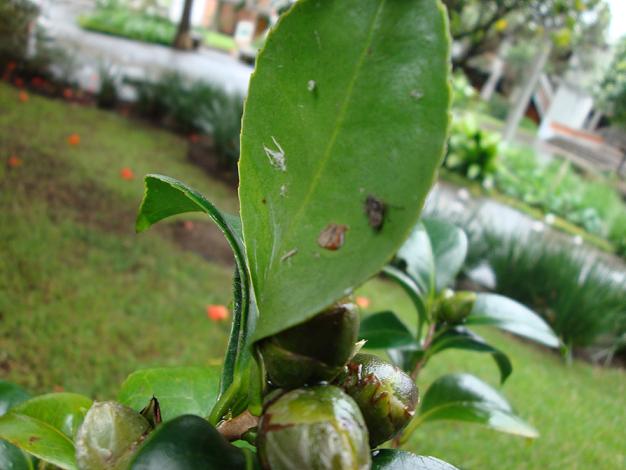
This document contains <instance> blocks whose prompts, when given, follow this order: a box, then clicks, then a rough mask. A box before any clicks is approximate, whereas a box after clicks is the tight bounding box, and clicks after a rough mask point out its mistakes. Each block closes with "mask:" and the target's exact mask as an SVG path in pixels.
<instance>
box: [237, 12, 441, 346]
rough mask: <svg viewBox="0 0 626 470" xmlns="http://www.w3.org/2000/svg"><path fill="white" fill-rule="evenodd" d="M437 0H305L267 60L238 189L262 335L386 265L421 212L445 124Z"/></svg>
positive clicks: (278, 31) (259, 75) (247, 120)
mask: <svg viewBox="0 0 626 470" xmlns="http://www.w3.org/2000/svg"><path fill="white" fill-rule="evenodd" d="M448 56H449V39H448V32H447V23H446V15H445V12H444V10H443V8H442V6H441V4H440V3H439V2H438V1H435V0H429V1H423V0H421V1H399V0H325V1H323V2H320V1H318V0H301V1H298V2H296V3H295V4H294V5H293V7H292V8H291V9H290V10H289V11H288V12H287V13H286V14H285V15H283V17H282V18H281V20H280V22H279V24H278V25H277V27H276V28H275V29H274V31H273V32H272V33H271V34H270V35H269V37H268V39H267V42H266V45H265V47H264V49H263V50H262V51H261V53H260V54H259V56H258V59H257V65H256V70H255V72H254V75H253V77H252V79H251V82H250V90H249V94H248V98H247V101H246V106H245V111H244V118H243V130H242V137H241V158H240V163H239V169H240V172H239V173H240V180H241V183H240V186H239V196H240V205H241V218H242V224H243V234H244V241H245V245H246V255H247V257H248V261H249V265H250V270H251V278H252V284H253V286H254V290H255V292H256V300H257V303H258V308H259V315H260V316H259V322H258V325H257V330H256V334H255V339H260V338H263V337H266V336H269V335H272V334H275V333H277V332H279V331H281V330H283V329H285V328H288V327H290V326H293V325H295V324H298V323H301V322H303V321H305V320H307V319H308V318H310V317H311V316H313V315H315V314H316V313H318V312H320V311H321V310H323V309H324V308H325V307H327V306H328V305H330V304H331V303H332V302H334V301H336V300H337V299H339V298H341V297H342V296H344V295H345V294H346V292H347V291H349V290H351V289H352V288H353V287H355V286H357V285H359V284H361V283H363V282H364V281H365V280H367V279H368V278H370V277H371V276H373V275H374V274H376V273H377V272H378V271H379V270H380V269H381V267H382V266H383V265H384V264H385V263H386V262H387V261H388V260H389V259H390V258H391V257H392V256H393V254H394V253H395V252H396V251H397V249H398V248H399V247H400V245H401V244H402V242H403V241H404V239H405V238H406V237H407V235H408V233H409V231H410V229H411V228H412V227H413V226H414V225H415V223H416V222H417V218H418V216H419V212H420V210H421V208H422V205H423V203H424V199H425V196H426V194H427V192H428V191H429V189H430V187H431V185H432V182H433V180H434V176H435V172H436V170H437V167H438V166H439V164H440V161H441V156H442V152H443V147H444V141H445V137H446V133H447V127H448V107H449V87H448V72H449V57H448Z"/></svg>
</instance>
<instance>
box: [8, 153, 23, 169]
mask: <svg viewBox="0 0 626 470" xmlns="http://www.w3.org/2000/svg"><path fill="white" fill-rule="evenodd" d="M22 163H24V162H23V161H22V159H21V158H20V157H18V156H17V155H11V156H10V157H9V159H8V160H7V164H8V165H9V166H10V167H11V168H17V167H18V166H22Z"/></svg>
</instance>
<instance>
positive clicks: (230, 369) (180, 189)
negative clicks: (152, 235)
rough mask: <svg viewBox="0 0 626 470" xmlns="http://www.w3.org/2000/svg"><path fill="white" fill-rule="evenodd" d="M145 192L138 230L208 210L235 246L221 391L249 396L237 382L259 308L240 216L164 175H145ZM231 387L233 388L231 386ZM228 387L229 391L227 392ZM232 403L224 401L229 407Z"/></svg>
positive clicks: (231, 396)
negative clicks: (252, 288) (251, 283)
mask: <svg viewBox="0 0 626 470" xmlns="http://www.w3.org/2000/svg"><path fill="white" fill-rule="evenodd" d="M145 182H146V193H145V195H144V199H143V201H142V203H141V206H140V208H139V214H138V216H137V225H136V227H137V231H138V232H141V231H143V230H145V229H147V228H148V227H150V226H151V225H153V224H155V223H156V222H158V221H160V220H163V219H164V218H166V217H170V216H172V215H176V214H182V213H185V212H204V213H206V214H207V215H208V216H209V217H210V218H211V219H212V220H213V221H214V222H215V224H216V225H217V226H218V227H219V229H220V230H221V231H222V233H224V236H225V237H226V240H227V241H228V243H229V245H230V247H231V248H232V250H233V254H234V256H235V264H236V265H237V269H236V272H235V280H234V282H233V290H234V309H233V321H232V326H231V332H230V336H229V341H228V347H227V349H226V356H225V358H224V367H223V369H222V379H221V381H220V393H221V394H224V395H226V396H228V397H229V400H232V401H235V402H241V401H242V400H243V401H245V400H247V396H248V392H249V391H248V390H247V389H243V388H241V387H242V385H241V383H240V382H237V383H234V382H235V380H234V379H235V376H236V375H241V374H249V368H250V361H251V358H252V351H251V348H250V344H249V338H250V336H251V335H252V332H253V331H254V328H255V323H256V319H255V314H256V310H255V309H251V303H252V300H251V292H250V286H249V276H248V268H247V265H246V260H245V256H244V248H243V243H242V236H241V222H240V219H239V217H237V216H234V215H229V214H223V213H221V212H220V211H219V210H218V209H217V208H216V207H215V206H214V205H213V204H211V203H210V202H209V201H208V200H207V199H206V198H205V197H204V196H202V194H200V193H199V192H198V191H196V190H195V189H192V188H190V187H188V186H186V185H185V184H184V183H182V182H180V181H178V180H175V179H173V178H169V177H167V176H162V175H148V176H146V179H145ZM229 388H231V390H228V389H229ZM227 390H228V393H226V392H227ZM230 407H231V403H230V402H229V403H224V404H223V408H225V409H228V408H230Z"/></svg>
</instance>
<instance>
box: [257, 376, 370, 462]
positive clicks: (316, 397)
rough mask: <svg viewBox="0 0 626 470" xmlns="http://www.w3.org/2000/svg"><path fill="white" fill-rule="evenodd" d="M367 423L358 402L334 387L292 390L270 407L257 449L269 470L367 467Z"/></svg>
mask: <svg viewBox="0 0 626 470" xmlns="http://www.w3.org/2000/svg"><path fill="white" fill-rule="evenodd" d="M367 441H368V434H367V427H366V426H365V422H364V421H363V416H362V415H361V412H360V411H359V407H358V406H357V405H356V403H355V402H354V400H352V398H350V397H349V396H348V395H346V394H345V393H344V392H342V391H341V390H340V389H339V388H337V387H333V386H331V385H320V386H316V387H311V388H300V389H296V390H292V391H291V392H288V393H286V394H285V395H283V396H281V397H280V398H278V399H277V400H275V401H274V402H272V403H270V404H269V406H267V408H266V410H265V413H264V414H263V416H262V417H261V421H260V422H259V434H258V437H257V448H258V451H259V457H260V459H261V463H262V465H263V467H264V468H266V469H268V470H293V469H307V470H308V469H311V470H343V469H346V470H348V469H349V470H361V469H363V470H366V469H369V468H370V465H371V456H370V449H369V446H368V444H367Z"/></svg>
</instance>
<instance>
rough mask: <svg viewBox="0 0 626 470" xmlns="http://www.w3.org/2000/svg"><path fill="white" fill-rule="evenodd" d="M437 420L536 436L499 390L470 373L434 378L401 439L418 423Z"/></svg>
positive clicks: (534, 431)
mask: <svg viewBox="0 0 626 470" xmlns="http://www.w3.org/2000/svg"><path fill="white" fill-rule="evenodd" d="M439 420H451V421H465V422H469V423H477V424H482V425H484V426H487V427H489V428H491V429H495V430H497V431H500V432H504V433H509V434H515V435H518V436H522V437H528V438H536V437H538V436H539V434H538V433H537V430H536V429H535V428H533V427H532V426H531V425H529V424H528V423H526V422H525V421H524V420H522V419H521V418H520V417H518V416H517V415H515V413H514V412H513V409H512V408H511V405H509V403H508V401H507V400H506V399H505V398H504V397H503V396H502V395H500V393H498V392H497V391H496V390H495V389H494V388H493V387H491V386H490V385H488V384H486V383H485V382H483V381H482V380H480V379H478V378H476V377H474V376H473V375H470V374H448V375H444V376H442V377H440V378H438V379H437V380H435V382H433V383H432V385H431V386H430V387H429V388H428V390H427V391H426V393H425V394H424V398H423V399H422V405H421V407H420V409H419V414H418V416H416V417H415V418H414V419H413V421H411V422H410V423H409V425H408V426H407V428H406V430H405V433H404V435H403V441H406V440H407V439H408V438H409V436H410V435H411V433H412V432H413V431H414V430H415V429H416V428H417V427H418V426H419V425H421V424H423V423H426V422H430V421H439Z"/></svg>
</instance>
